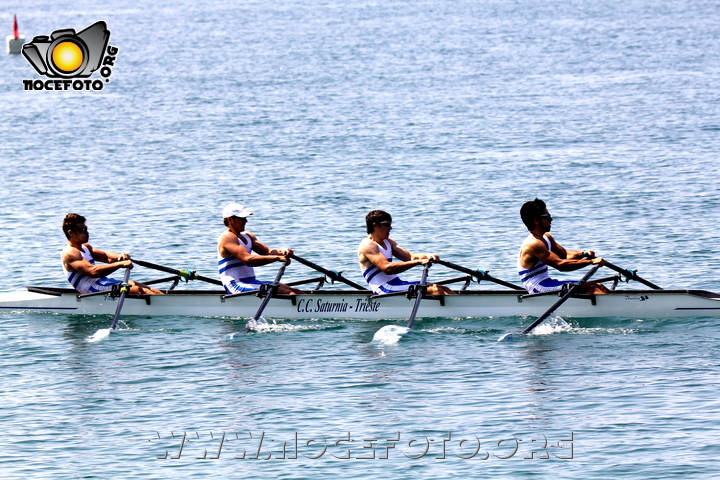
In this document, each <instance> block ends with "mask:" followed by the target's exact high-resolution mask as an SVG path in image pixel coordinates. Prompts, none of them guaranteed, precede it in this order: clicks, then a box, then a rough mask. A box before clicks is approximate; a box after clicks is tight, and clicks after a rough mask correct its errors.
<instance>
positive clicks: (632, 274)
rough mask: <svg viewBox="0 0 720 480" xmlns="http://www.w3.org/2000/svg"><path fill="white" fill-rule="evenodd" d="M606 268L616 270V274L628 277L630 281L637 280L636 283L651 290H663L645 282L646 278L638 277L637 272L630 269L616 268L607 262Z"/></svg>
mask: <svg viewBox="0 0 720 480" xmlns="http://www.w3.org/2000/svg"><path fill="white" fill-rule="evenodd" d="M605 266H606V267H608V268H609V269H611V270H615V271H616V272H618V273H619V274H621V275H623V276H624V277H627V278H628V279H629V280H635V281H637V282H640V283H642V284H643V285H645V286H648V287H650V288H654V289H655V290H662V288H661V287H658V286H657V285H655V284H654V283H652V282H649V281H647V280H645V279H644V278H640V277H638V275H637V271H636V270H629V269H626V268H620V267H618V266H616V265H613V264H612V263H608V262H605Z"/></svg>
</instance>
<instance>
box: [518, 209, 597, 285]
mask: <svg viewBox="0 0 720 480" xmlns="http://www.w3.org/2000/svg"><path fill="white" fill-rule="evenodd" d="M520 217H521V218H522V221H523V223H524V224H525V226H526V227H527V229H528V230H529V232H530V233H529V234H528V236H527V238H526V239H525V241H523V243H522V246H521V247H520V252H519V253H518V259H517V268H518V274H519V275H520V280H522V283H523V286H524V287H525V289H526V290H527V291H528V292H529V293H542V292H550V291H554V290H560V289H561V288H562V286H563V284H565V283H575V281H574V280H555V279H552V278H550V276H549V275H548V265H549V266H551V267H553V268H555V269H557V270H559V271H561V272H569V271H574V270H578V269H580V268H583V267H586V266H588V265H597V264H601V265H604V260H603V259H602V258H596V257H595V252H593V251H592V250H578V251H576V250H568V249H566V248H564V247H563V246H562V245H560V244H559V243H557V242H556V241H555V239H554V238H553V236H552V235H550V228H551V226H552V220H553V219H552V216H551V215H550V213H549V212H548V210H547V207H546V205H545V202H543V201H542V200H540V199H538V198H536V199H535V200H532V201H530V202H526V203H525V204H524V205H523V206H522V208H521V209H520ZM608 292H609V291H608V289H607V288H606V287H605V286H604V285H602V284H600V283H594V282H586V283H584V284H583V286H582V288H581V289H580V293H584V294H603V293H608Z"/></svg>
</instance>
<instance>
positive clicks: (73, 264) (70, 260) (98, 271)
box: [65, 253, 133, 278]
mask: <svg viewBox="0 0 720 480" xmlns="http://www.w3.org/2000/svg"><path fill="white" fill-rule="evenodd" d="M93 258H95V257H93ZM65 263H66V265H69V266H70V268H72V269H73V270H75V271H76V272H79V273H82V274H83V275H85V276H87V277H90V278H100V277H105V276H107V275H110V274H111V273H113V272H114V271H116V270H119V269H121V268H132V267H133V263H132V260H123V261H121V262H111V263H101V264H99V265H98V264H95V265H93V264H92V263H90V262H89V261H87V260H85V259H84V258H83V257H82V255H80V254H79V253H78V255H77V256H71V257H66V258H65Z"/></svg>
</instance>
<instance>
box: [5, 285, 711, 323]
mask: <svg viewBox="0 0 720 480" xmlns="http://www.w3.org/2000/svg"><path fill="white" fill-rule="evenodd" d="M28 288H29V290H32V291H23V292H15V293H3V294H0V311H26V312H29V311H33V312H50V313H59V314H74V315H113V314H114V313H115V310H116V307H117V299H115V298H110V297H109V296H107V295H103V294H101V295H93V296H80V295H77V294H76V293H75V292H74V291H73V290H70V289H60V288H44V289H40V288H35V287H28ZM40 291H42V292H45V293H39V292H40ZM557 300H558V296H557V295H556V294H550V295H547V294H546V295H539V296H529V297H528V296H525V295H524V294H523V292H517V291H512V290H502V291H495V290H477V291H465V292H462V293H461V294H460V295H454V296H444V297H428V298H425V299H423V301H422V302H421V304H420V308H419V311H418V317H426V318H427V317H461V318H462V317H507V316H516V315H526V316H530V317H537V316H540V315H541V314H543V313H544V312H545V311H546V310H547V309H548V308H550V307H551V306H552V305H553V304H554V303H555V302H556V301H557ZM260 302H261V299H260V298H259V297H257V296H255V295H243V296H239V297H230V298H227V295H226V294H225V293H224V292H219V291H173V292H171V293H170V294H168V295H150V296H142V297H140V296H133V295H128V296H127V297H126V299H125V303H124V305H123V308H122V315H124V316H148V315H167V316H189V317H252V316H253V315H254V314H255V312H256V311H257V309H258V307H259V306H260ZM412 305H413V301H411V300H409V299H408V298H406V297H405V296H402V295H396V296H381V297H375V296H373V295H371V294H370V293H369V292H361V291H332V290H328V291H324V292H322V293H314V294H308V295H297V296H284V297H280V298H273V299H272V300H271V301H270V303H269V304H268V306H267V308H266V309H265V311H264V313H263V316H264V317H266V318H278V319H322V318H353V319H367V320H372V319H402V318H407V317H408V315H409V314H410V310H411V309H412ZM555 314H556V315H560V316H562V317H571V318H572V317H574V318H585V317H626V318H666V317H687V316H720V295H718V294H715V293H711V292H707V291H704V290H623V291H615V292H612V293H610V294H608V295H597V296H594V297H585V298H570V299H569V300H568V301H566V302H565V303H564V304H563V305H562V306H561V307H560V308H559V309H558V310H556V313H555Z"/></svg>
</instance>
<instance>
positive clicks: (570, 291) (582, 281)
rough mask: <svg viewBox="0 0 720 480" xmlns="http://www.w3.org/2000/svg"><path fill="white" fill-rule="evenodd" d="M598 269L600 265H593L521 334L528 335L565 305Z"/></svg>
mask: <svg viewBox="0 0 720 480" xmlns="http://www.w3.org/2000/svg"><path fill="white" fill-rule="evenodd" d="M600 267H602V265H601V264H599V263H598V264H597V265H595V266H594V267H592V268H591V269H590V271H589V272H587V273H586V274H585V276H584V277H582V278H581V279H580V281H579V282H577V283H576V284H575V285H573V286H572V288H569V289H568V291H567V292H565V295H563V296H562V298H560V300H558V301H557V302H555V304H554V305H553V306H552V307H550V309H549V310H548V311H547V312H545V313H543V314H542V315H540V316H539V317H538V318H537V320H535V321H534V322H533V323H532V324H530V326H528V327H527V328H526V329H525V330H523V331H522V333H524V334H527V333H530V332H531V331H533V329H534V328H535V327H537V326H538V325H540V324H541V323H542V322H543V321H544V320H545V319H546V318H547V317H549V316H550V315H551V314H552V313H553V312H554V311H555V310H557V309H558V307H559V306H560V305H562V304H563V303H565V301H566V300H567V299H568V298H570V296H571V295H573V294H574V293H575V291H576V290H579V289H580V287H582V286H583V284H585V282H587V281H588V279H589V278H590V277H592V276H593V275H594V274H595V272H597V271H598V269H599V268H600Z"/></svg>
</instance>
